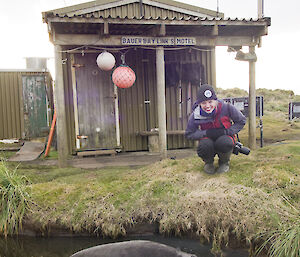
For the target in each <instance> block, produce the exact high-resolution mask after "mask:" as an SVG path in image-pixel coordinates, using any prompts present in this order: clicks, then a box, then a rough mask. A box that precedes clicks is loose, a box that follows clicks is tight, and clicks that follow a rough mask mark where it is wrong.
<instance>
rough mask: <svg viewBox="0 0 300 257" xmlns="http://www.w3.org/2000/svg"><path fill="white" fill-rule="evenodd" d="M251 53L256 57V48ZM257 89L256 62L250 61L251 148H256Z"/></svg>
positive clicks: (252, 47)
mask: <svg viewBox="0 0 300 257" xmlns="http://www.w3.org/2000/svg"><path fill="white" fill-rule="evenodd" d="M249 53H252V54H254V55H255V46H249ZM255 91H256V89H255V60H250V61H249V147H250V149H253V150H254V149H255V148H256V92H255Z"/></svg>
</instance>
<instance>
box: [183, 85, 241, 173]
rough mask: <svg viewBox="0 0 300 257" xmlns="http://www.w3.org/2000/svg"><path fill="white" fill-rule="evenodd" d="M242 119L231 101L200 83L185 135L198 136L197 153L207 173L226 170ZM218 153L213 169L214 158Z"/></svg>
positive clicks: (192, 137)
mask: <svg viewBox="0 0 300 257" xmlns="http://www.w3.org/2000/svg"><path fill="white" fill-rule="evenodd" d="M245 123H246V118H245V116H244V115H243V114H242V113H241V112H240V111H239V110H238V109H236V108H235V107H234V106H233V105H231V104H228V103H224V102H222V101H220V100H218V99H217V96H216V93H215V91H214V89H213V87H212V86H210V85H202V86H201V87H200V89H199V92H198V93H197V101H196V103H195V104H194V106H193V112H192V114H191V115H190V117H189V121H188V125H187V128H186V130H185V136H186V138H187V139H190V140H199V145H198V148H197V154H198V156H199V157H200V158H202V160H203V161H204V163H205V165H204V171H205V172H206V173H208V174H214V173H223V172H228V171H229V161H230V156H231V153H232V150H233V147H234V145H235V143H236V141H235V134H237V133H238V132H239V131H240V130H241V129H242V128H243V127H244V126H245ZM216 155H217V156H218V157H219V161H218V164H219V165H218V168H217V169H215V166H214V158H215V156H216Z"/></svg>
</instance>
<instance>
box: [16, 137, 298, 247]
mask: <svg viewBox="0 0 300 257" xmlns="http://www.w3.org/2000/svg"><path fill="white" fill-rule="evenodd" d="M299 148H300V146H299V141H291V142H286V143H285V144H278V145H272V146H268V147H265V148H262V149H258V150H256V151H253V152H252V153H251V154H250V155H249V156H244V155H238V156H235V155H233V157H232V161H231V172H229V173H228V174H221V175H214V176H209V175H207V174H205V173H203V171H202V169H203V162H202V161H201V160H200V159H199V158H198V157H196V156H193V157H190V158H187V159H183V160H169V159H167V160H163V161H161V162H157V163H154V164H152V165H149V166H146V167H143V168H139V169H134V170H131V169H129V168H126V167H123V168H107V169H101V170H80V169H74V170H73V172H72V171H71V170H70V169H61V170H60V172H61V175H60V176H54V175H52V173H53V174H57V170H55V169H53V168H50V167H48V168H47V169H46V168H44V170H42V171H40V170H35V169H34V168H33V167H31V168H30V169H22V168H21V169H19V171H20V172H24V174H25V172H27V174H28V175H29V176H30V177H35V183H34V184H33V185H32V192H33V199H34V201H35V202H37V203H38V205H37V206H35V207H34V209H33V211H32V213H31V214H30V216H29V222H31V223H35V224H40V225H39V226H40V229H43V230H44V233H46V234H47V233H49V232H51V228H52V227H57V226H58V227H61V228H65V229H68V230H71V231H73V232H74V233H80V232H88V233H91V234H95V235H99V236H103V237H111V238H116V237H119V236H124V235H126V233H127V231H128V230H129V229H131V228H134V227H135V226H137V225H138V224H142V223H155V224H158V226H159V232H160V233H162V234H165V235H176V236H185V235H194V236H195V235H196V236H198V237H199V238H201V239H202V240H204V241H210V242H212V243H213V249H214V251H216V252H217V251H220V249H221V247H222V246H223V247H224V246H228V245H230V246H232V245H234V246H237V243H234V242H233V241H236V242H238V245H239V246H240V245H244V246H245V245H247V246H249V247H253V249H254V245H253V244H254V243H255V237H256V235H257V234H258V233H265V232H266V231H271V230H272V231H275V230H276V229H278V223H277V222H275V221H274V218H273V217H274V216H276V217H278V219H279V220H281V222H282V223H285V224H290V225H291V223H290V219H289V213H288V211H286V210H285V209H283V208H282V205H283V201H282V199H281V195H282V194H286V195H288V196H289V199H290V201H291V202H292V203H293V204H294V205H295V206H299V202H300V200H299V192H300V191H299V190H298V188H299V184H300V182H299V174H300V170H299V167H300V165H299V164H300V158H293V157H294V156H295V157H296V156H297V155H298V153H299V150H300V149H299ZM39 177H41V179H40V181H41V182H38V181H39V179H38V178H39ZM45 178H47V179H45ZM233 243H234V244H233Z"/></svg>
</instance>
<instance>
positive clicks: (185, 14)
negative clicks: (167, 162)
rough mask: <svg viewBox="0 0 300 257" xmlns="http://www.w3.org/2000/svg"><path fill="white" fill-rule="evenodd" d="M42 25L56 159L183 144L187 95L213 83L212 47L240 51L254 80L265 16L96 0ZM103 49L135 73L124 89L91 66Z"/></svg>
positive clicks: (161, 1) (149, 1) (154, 1)
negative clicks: (52, 80)
mask: <svg viewBox="0 0 300 257" xmlns="http://www.w3.org/2000/svg"><path fill="white" fill-rule="evenodd" d="M43 21H44V22H45V23H47V24H48V31H49V35H50V40H51V42H52V43H53V44H54V46H55V59H56V90H55V91H56V101H57V102H56V107H57V122H58V123H57V131H58V151H59V156H60V160H61V161H62V162H63V160H64V159H65V158H66V156H67V155H68V154H72V153H73V154H74V153H81V152H84V151H103V152H105V151H108V152H109V151H113V152H114V151H118V150H121V151H144V150H152V151H156V150H158V151H159V152H160V153H161V154H162V155H163V156H165V155H166V150H167V149H177V148H183V147H189V146H191V142H188V141H186V139H184V136H183V130H184V129H185V127H186V123H187V118H188V116H189V114H190V113H191V108H192V104H193V102H194V100H195V96H196V92H197V89H198V88H199V87H200V86H201V84H204V83H210V84H212V85H214V86H216V65H215V47H216V46H228V47H229V48H230V49H231V50H234V51H237V52H238V53H239V56H241V51H240V49H241V47H242V46H249V53H247V54H245V56H246V57H240V59H243V58H244V60H248V61H249V63H251V65H252V66H251V65H250V66H249V67H250V68H249V70H250V73H251V74H252V75H254V73H253V72H254V66H253V64H254V63H255V60H256V59H255V47H256V46H257V45H259V44H260V39H261V36H263V35H266V34H267V28H268V26H269V25H270V18H259V19H250V20H245V19H234V20H233V19H224V15H223V14H222V13H218V12H215V11H212V10H208V9H204V8H199V7H197V6H192V5H188V4H184V3H180V2H176V1H172V0H125V1H124V0H122V1H118V0H97V1H93V2H89V3H84V4H79V5H75V6H70V7H66V8H61V9H56V10H51V11H47V12H44V13H43ZM103 51H108V52H111V53H112V54H113V55H114V56H115V59H116V67H118V66H119V65H121V64H122V63H123V62H122V60H123V61H124V58H125V63H126V65H128V66H130V67H131V68H132V69H133V70H134V72H135V74H136V81H135V83H134V85H133V86H132V87H130V88H128V89H120V88H117V87H116V86H114V84H113V82H112V80H111V72H108V71H102V70H100V69H99V67H98V66H97V64H96V58H97V56H98V55H99V54H100V53H101V52H103ZM247 58H248V59H247ZM252 75H251V78H253V76H252ZM250 83H252V84H253V83H255V82H254V81H251V79H250ZM254 86H255V84H254ZM254 90H255V89H254ZM254 92H255V91H254ZM254 118H255V117H254ZM155 141H157V144H156V145H157V146H158V148H155ZM153 142H154V143H153Z"/></svg>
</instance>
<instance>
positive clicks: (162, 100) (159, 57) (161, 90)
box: [156, 46, 167, 158]
mask: <svg viewBox="0 0 300 257" xmlns="http://www.w3.org/2000/svg"><path fill="white" fill-rule="evenodd" d="M156 77H157V112H158V127H159V132H158V135H159V139H158V142H159V150H160V154H161V157H162V158H167V124H166V123H167V122H166V93H165V60H164V48H163V47H162V46H159V47H157V48H156Z"/></svg>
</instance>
